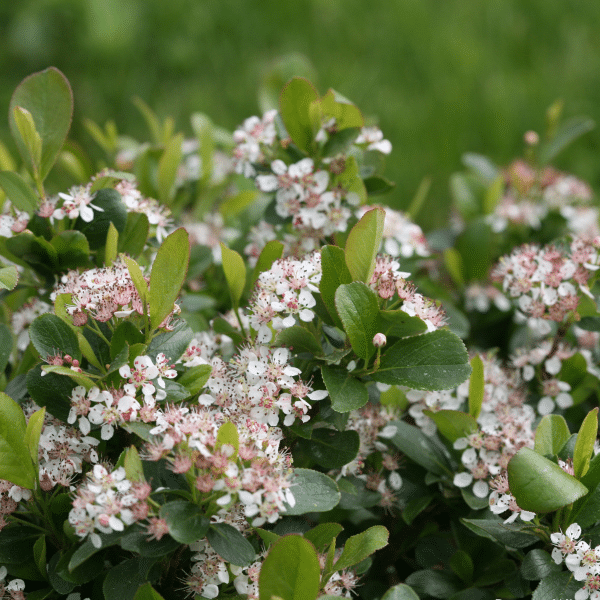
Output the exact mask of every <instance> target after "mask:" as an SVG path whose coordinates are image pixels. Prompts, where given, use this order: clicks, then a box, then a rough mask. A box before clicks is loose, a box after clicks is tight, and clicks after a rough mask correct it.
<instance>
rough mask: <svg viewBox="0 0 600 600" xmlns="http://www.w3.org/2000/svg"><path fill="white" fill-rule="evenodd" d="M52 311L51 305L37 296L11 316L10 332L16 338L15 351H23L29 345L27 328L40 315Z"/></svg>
mask: <svg viewBox="0 0 600 600" xmlns="http://www.w3.org/2000/svg"><path fill="white" fill-rule="evenodd" d="M51 311H52V305H51V304H48V303H47V302H44V301H43V300H40V299H39V298H38V297H37V296H34V297H33V298H31V299H30V300H29V301H28V302H26V303H25V304H23V306H21V307H20V308H19V309H18V310H15V311H14V312H13V313H12V315H11V325H12V331H13V334H14V335H15V336H17V349H18V350H19V351H21V352H23V351H25V349H26V348H27V346H28V345H29V326H30V325H31V324H32V323H33V321H34V320H35V319H36V318H37V317H39V316H40V315H43V314H46V313H49V312H51Z"/></svg>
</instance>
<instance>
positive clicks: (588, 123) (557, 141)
mask: <svg viewBox="0 0 600 600" xmlns="http://www.w3.org/2000/svg"><path fill="white" fill-rule="evenodd" d="M595 126H596V124H595V123H594V121H592V119H589V118H588V117H573V118H572V119H569V120H568V121H565V122H564V123H563V124H562V125H561V126H560V128H559V130H558V131H557V132H556V135H555V136H554V137H553V138H552V140H550V141H549V142H548V143H547V144H545V145H544V146H543V147H542V149H541V151H540V158H539V160H540V164H541V165H545V164H548V163H549V162H550V161H552V160H553V159H554V158H555V157H556V156H558V154H560V152H562V150H563V149H564V148H566V147H567V146H568V145H569V144H571V143H572V142H573V141H574V140H576V139H577V138H578V137H580V136H582V135H583V134H584V133H587V132H588V131H591V130H592V129H594V127H595Z"/></svg>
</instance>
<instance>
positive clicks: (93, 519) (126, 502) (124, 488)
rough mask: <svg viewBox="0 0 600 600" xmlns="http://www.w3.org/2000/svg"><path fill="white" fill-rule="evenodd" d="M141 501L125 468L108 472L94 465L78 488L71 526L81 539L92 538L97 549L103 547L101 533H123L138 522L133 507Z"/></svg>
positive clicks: (70, 519) (70, 518)
mask: <svg viewBox="0 0 600 600" xmlns="http://www.w3.org/2000/svg"><path fill="white" fill-rule="evenodd" d="M139 501H140V498H138V495H137V494H136V493H135V485H134V483H133V482H131V481H129V479H127V477H126V476H125V469H124V468H123V467H119V468H117V469H115V470H114V471H112V472H109V471H108V470H107V469H106V468H105V467H103V466H102V465H99V464H98V465H94V468H93V470H92V471H90V472H89V473H88V474H87V477H86V480H85V481H84V482H83V483H82V484H81V485H80V486H79V488H78V489H77V493H76V496H75V498H74V500H73V508H72V509H71V511H70V512H69V523H70V524H71V525H72V527H73V529H74V530H75V533H76V535H78V536H79V537H80V538H81V539H82V540H83V539H85V538H87V537H88V536H89V539H90V541H91V542H92V544H93V545H94V547H96V548H100V547H101V546H102V539H101V538H100V535H99V534H100V533H112V532H113V531H123V530H124V529H125V527H126V526H129V525H131V524H132V523H134V522H135V521H136V520H137V519H136V511H134V510H133V507H134V505H136V504H137V503H138V502H139Z"/></svg>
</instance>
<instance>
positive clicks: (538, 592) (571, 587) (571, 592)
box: [531, 571, 582, 600]
mask: <svg viewBox="0 0 600 600" xmlns="http://www.w3.org/2000/svg"><path fill="white" fill-rule="evenodd" d="M581 587H582V583H581V581H577V580H576V579H574V578H573V573H570V572H569V571H563V572H561V573H552V574H551V575H548V577H545V578H544V579H542V581H540V583H539V585H538V586H537V587H536V588H535V590H534V592H533V595H532V596H531V600H550V598H552V600H573V598H575V594H576V593H577V592H578V591H579V590H580V589H581Z"/></svg>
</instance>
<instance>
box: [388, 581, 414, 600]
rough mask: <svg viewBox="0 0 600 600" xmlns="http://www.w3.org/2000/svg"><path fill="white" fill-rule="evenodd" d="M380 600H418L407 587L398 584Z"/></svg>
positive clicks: (403, 584)
mask: <svg viewBox="0 0 600 600" xmlns="http://www.w3.org/2000/svg"><path fill="white" fill-rule="evenodd" d="M381 600H419V596H417V594H416V592H415V591H414V590H413V589H412V588H411V587H410V586H409V585H406V584H405V583H399V584H398V585H395V586H394V587H391V588H390V589H389V590H388V591H387V592H386V593H385V594H384V595H383V597H382V599H381Z"/></svg>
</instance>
